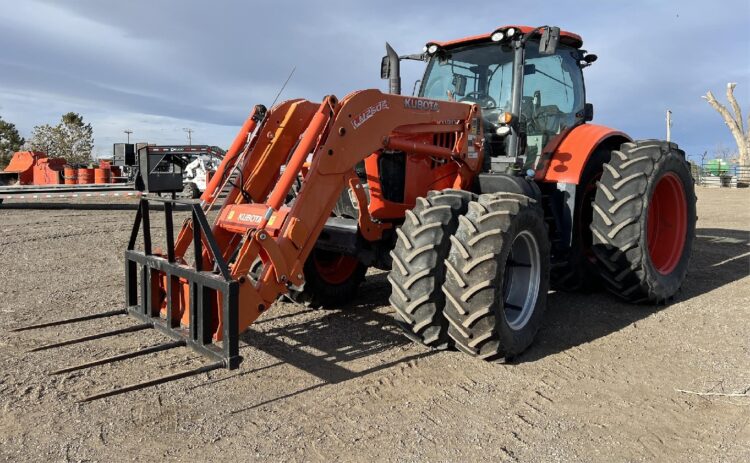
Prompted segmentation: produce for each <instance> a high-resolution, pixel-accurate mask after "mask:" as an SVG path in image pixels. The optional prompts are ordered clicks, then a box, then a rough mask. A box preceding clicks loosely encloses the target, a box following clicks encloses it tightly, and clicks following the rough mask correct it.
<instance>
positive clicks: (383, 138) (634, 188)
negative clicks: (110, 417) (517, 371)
mask: <svg viewBox="0 0 750 463" xmlns="http://www.w3.org/2000/svg"><path fill="white" fill-rule="evenodd" d="M581 46H582V40H581V38H580V37H579V36H577V35H575V34H572V33H569V32H565V31H560V29H559V28H556V27H548V26H544V27H540V28H531V27H522V26H505V27H501V28H499V29H497V30H495V31H493V32H492V33H489V34H484V35H478V36H473V37H469V38H465V39H461V40H455V41H450V42H429V43H427V45H426V46H425V50H424V53H421V54H415V55H406V56H398V55H397V54H396V53H395V51H394V50H393V49H392V48H391V47H390V46H388V45H387V47H386V48H387V52H388V54H387V55H386V56H385V57H384V58H383V61H382V64H381V77H383V78H386V79H388V80H389V88H390V93H381V92H380V91H378V90H363V91H357V92H354V93H351V94H349V95H348V96H346V97H345V98H343V99H342V100H338V99H337V98H336V97H334V96H327V97H326V98H324V100H323V101H322V102H321V103H313V102H310V101H307V100H301V99H300V100H290V101H286V102H283V103H280V104H278V105H276V106H274V107H273V108H270V109H266V108H264V107H262V106H256V107H255V109H254V110H253V112H252V114H251V115H250V117H249V118H248V119H247V121H246V122H245V124H244V125H243V127H242V129H241V130H240V132H239V134H238V135H237V138H236V139H235V141H234V143H233V144H232V146H231V147H230V149H229V150H228V152H227V154H226V156H225V157H224V160H223V162H222V164H221V166H220V167H219V169H218V171H217V172H216V174H215V175H214V176H213V178H212V179H211V182H210V183H209V185H208V186H207V188H206V190H205V192H204V193H203V195H202V196H201V198H200V200H199V201H188V200H179V199H173V198H161V197H155V196H145V197H143V198H142V199H141V200H140V204H139V209H138V212H137V214H136V220H135V224H134V226H133V232H132V235H131V238H130V241H129V243H128V249H127V251H126V252H125V276H126V279H125V280H126V301H125V308H124V309H122V310H117V311H114V312H108V313H105V314H101V315H94V316H87V317H82V318H85V319H90V318H92V317H97V316H111V315H112V316H113V315H120V314H129V315H131V316H133V317H135V318H137V319H138V320H139V322H140V323H139V324H138V325H135V326H133V327H130V328H129V330H130V331H134V330H140V329H149V328H154V329H156V330H158V331H159V332H161V333H162V334H164V335H166V336H167V337H169V338H171V342H169V343H166V344H162V345H159V346H154V347H152V348H148V349H144V350H141V351H136V352H132V353H128V354H122V355H118V356H116V357H112V358H109V359H104V360H99V361H96V362H90V363H87V364H83V365H77V366H73V367H70V368H65V369H63V370H60V371H58V372H57V373H63V372H69V371H73V370H76V369H81V368H88V367H92V366H95V365H101V364H103V363H108V362H112V361H117V360H123V359H125V358H132V357H135V356H138V355H144V354H148V353H152V352H156V351H159V350H165V349H171V348H176V347H181V346H188V347H190V348H192V349H194V350H196V351H198V352H201V353H202V354H204V355H205V356H206V357H208V358H211V359H213V360H214V362H213V363H211V364H208V365H206V366H204V367H201V368H200V369H197V370H193V371H190V372H185V373H180V374H177V375H171V376H168V377H164V378H160V379H158V380H153V381H149V382H147V383H141V384H137V385H133V386H128V387H125V388H121V389H117V390H114V391H111V392H107V393H104V394H98V395H95V396H91V397H88V398H87V400H90V399H95V398H101V397H104V396H107V395H111V394H114V393H120V392H124V391H128V390H133V389H136V388H140V387H144V386H148V385H152V384H157V383H159V382H164V381H167V380H171V379H176V378H180V377H184V376H187V375H189V374H194V373H196V372H202V371H208V370H210V369H215V368H229V369H233V368H237V367H238V365H239V364H240V361H241V357H240V355H239V335H240V334H241V333H242V332H243V331H245V330H246V329H247V328H248V327H249V326H250V325H251V324H252V323H253V322H254V321H255V320H256V319H257V318H258V317H260V316H262V315H263V314H264V313H265V312H266V311H268V310H270V309H271V307H272V305H273V304H274V302H275V301H276V300H277V299H278V298H279V297H281V296H286V297H289V298H291V299H292V300H296V301H301V302H305V303H311V304H313V305H316V306H336V305H339V304H341V303H342V302H344V301H346V300H349V299H350V298H351V297H354V295H355V292H356V289H357V285H358V284H359V283H360V282H361V281H362V280H363V279H364V274H365V271H366V269H367V268H368V267H377V268H381V269H385V270H389V272H390V273H389V275H388V279H389V281H390V283H391V286H392V294H391V297H390V301H391V304H392V305H393V307H394V309H395V312H396V318H397V322H398V324H399V325H400V326H401V327H403V329H404V332H405V334H406V335H407V336H409V337H410V338H412V339H414V340H416V341H418V342H421V343H424V344H426V345H428V346H430V347H434V348H440V349H445V348H453V347H455V348H457V349H459V350H461V351H464V352H466V353H468V354H470V355H472V356H476V357H480V358H483V359H487V360H503V359H508V358H512V357H514V356H517V355H519V354H520V353H522V352H523V351H524V350H525V349H526V348H528V346H529V345H530V344H531V343H532V341H533V339H534V337H535V335H536V332H537V330H538V328H539V326H540V323H541V320H542V317H543V313H544V309H545V306H546V294H547V292H548V289H549V288H550V287H551V286H552V287H556V288H558V289H576V288H579V287H582V286H585V285H590V284H591V283H592V282H595V281H596V282H600V283H601V284H602V285H603V286H605V287H606V288H607V289H609V290H610V291H612V292H613V293H615V294H617V295H618V296H620V297H622V298H624V299H627V300H631V301H646V302H652V303H653V302H662V301H665V300H668V299H669V298H671V297H672V296H673V295H674V293H675V292H676V291H677V289H678V288H679V286H680V284H681V283H682V280H683V279H684V276H685V274H686V270H687V263H688V260H689V257H690V249H691V244H692V239H693V235H694V232H695V194H694V189H693V183H692V179H691V177H690V172H689V169H688V166H687V163H686V161H685V158H684V153H683V152H682V151H680V150H679V149H678V147H677V145H675V144H674V143H668V142H662V141H656V140H645V141H633V140H631V139H630V138H629V137H628V136H627V135H626V134H624V133H622V132H619V131H616V130H613V129H609V128H607V127H604V126H599V125H594V124H591V123H590V121H591V119H592V117H593V107H592V106H591V105H590V104H588V103H586V100H585V91H584V85H583V73H582V70H583V69H584V68H585V67H587V66H589V65H590V64H591V63H593V62H594V61H595V59H596V56H595V55H592V54H588V53H586V52H585V51H584V50H582V49H581ZM403 59H411V60H419V61H423V62H425V63H426V70H425V74H424V78H423V79H422V80H421V84H420V87H419V91H418V95H417V96H402V95H401V94H400V93H401V85H400V75H399V68H400V61H401V60H403ZM222 192H224V193H225V194H221V193H222ZM154 202H159V203H162V204H163V205H164V213H165V219H166V220H165V224H166V245H165V247H163V248H158V247H156V246H155V245H154V243H153V242H152V239H151V219H150V216H151V214H152V212H151V205H152V204H153V203H154ZM176 204H183V205H186V206H187V207H189V208H190V210H191V217H190V219H188V220H187V221H186V222H185V223H184V224H183V226H182V228H181V229H180V230H179V232H178V233H177V234H176V236H175V232H174V221H173V218H172V214H173V210H174V208H175V205H176ZM209 216H215V220H214V221H213V223H210V221H209V220H208V218H207V217H209ZM139 234H140V237H141V239H142V242H143V249H136V243H138V236H139ZM80 319H81V318H79V319H73V320H63V321H60V322H52V323H47V324H43V325H41V326H50V325H53V324H64V323H70V322H74V321H77V320H80ZM28 328H30V327H26V328H20V329H28ZM121 332H123V330H122V329H121V330H115V331H110V332H105V333H101V334H100V335H96V336H93V337H92V336H89V337H86V338H81V339H78V340H69V341H64V342H62V343H57V344H55V345H50V346H42V347H40V348H38V349H44V348H49V347H57V346H60V345H68V344H71V343H75V342H82V341H89V340H92V339H94V338H98V337H103V336H109V335H116V334H119V333H121Z"/></svg>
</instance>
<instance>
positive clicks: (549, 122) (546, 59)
mask: <svg viewBox="0 0 750 463" xmlns="http://www.w3.org/2000/svg"><path fill="white" fill-rule="evenodd" d="M574 53H575V51H574V50H573V49H571V48H568V47H560V48H559V49H558V51H557V54H555V55H550V56H540V55H539V54H538V53H537V51H536V49H535V47H534V46H531V47H529V49H528V50H527V58H526V64H527V70H526V72H527V74H526V75H525V77H524V82H523V104H522V114H523V115H525V116H526V119H527V123H528V127H527V132H528V133H530V134H539V135H542V134H544V135H547V134H557V133H560V132H561V131H562V130H564V129H566V128H568V127H570V126H572V125H574V124H575V123H576V122H577V118H576V114H577V113H580V112H581V110H582V109H583V104H584V89H583V79H582V77H581V69H580V67H579V66H578V63H577V60H576V58H575V57H574Z"/></svg>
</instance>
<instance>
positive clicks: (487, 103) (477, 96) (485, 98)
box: [459, 92, 497, 109]
mask: <svg viewBox="0 0 750 463" xmlns="http://www.w3.org/2000/svg"><path fill="white" fill-rule="evenodd" d="M459 101H461V102H463V101H470V102H474V103H479V106H481V107H482V108H484V109H492V108H496V107H497V102H495V100H494V99H493V98H492V97H491V96H489V95H487V94H486V93H481V92H469V93H467V94H466V95H464V97H463V98H461V99H460V100H459Z"/></svg>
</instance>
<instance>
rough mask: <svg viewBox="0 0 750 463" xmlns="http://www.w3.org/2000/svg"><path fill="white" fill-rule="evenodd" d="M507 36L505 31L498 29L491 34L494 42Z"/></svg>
mask: <svg viewBox="0 0 750 463" xmlns="http://www.w3.org/2000/svg"><path fill="white" fill-rule="evenodd" d="M504 38H505V33H504V32H503V31H496V32H493V33H492V35H491V36H490V39H492V41H493V42H499V41H501V40H503V39H504Z"/></svg>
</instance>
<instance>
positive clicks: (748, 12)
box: [0, 0, 750, 155]
mask: <svg viewBox="0 0 750 463" xmlns="http://www.w3.org/2000/svg"><path fill="white" fill-rule="evenodd" d="M253 4H256V5H253ZM573 4H575V6H576V7H575V8H574V9H573V8H570V5H573ZM375 5H377V6H375ZM503 24H527V25H534V26H536V25H542V24H551V25H558V26H561V27H562V28H563V29H567V30H571V31H574V32H577V33H579V34H580V35H581V36H582V37H583V39H584V48H585V49H587V50H589V51H590V52H593V53H596V54H598V55H599V61H597V62H596V63H595V64H594V65H593V66H591V67H590V68H588V69H587V70H586V79H587V83H586V85H587V99H588V101H589V102H592V103H594V105H595V108H596V109H595V113H596V116H595V119H594V121H595V122H596V123H599V124H604V125H609V126H611V127H616V128H619V129H621V130H625V131H626V132H628V133H630V134H631V135H632V136H633V137H635V138H655V137H660V138H663V137H664V133H665V128H664V126H665V123H664V111H665V110H666V109H667V108H669V109H671V110H672V111H673V113H674V127H673V138H674V140H675V141H677V142H678V143H680V145H681V146H682V147H683V148H685V149H686V150H687V151H688V153H689V154H690V155H697V154H699V153H702V152H703V151H705V150H708V151H709V152H711V151H712V150H713V149H714V148H715V147H716V146H717V144H720V143H723V144H724V146H728V147H729V146H733V139H732V138H731V135H730V134H729V131H728V130H727V128H726V127H725V126H724V125H723V123H722V121H721V119H720V118H719V116H718V115H717V114H716V113H715V112H714V111H713V110H712V109H711V108H710V107H709V106H708V105H707V104H706V102H705V101H704V100H702V99H701V98H700V96H701V95H702V94H704V93H705V91H706V90H709V89H711V90H713V91H714V93H715V94H716V95H717V97H720V99H721V100H723V99H724V92H725V88H726V87H725V86H726V83H727V82H730V81H731V82H737V83H738V87H737V90H736V92H735V94H736V95H737V97H738V100H739V101H740V104H741V105H742V106H743V108H744V109H745V111H746V112H748V111H750V34H748V31H749V30H750V2H748V1H747V0H714V1H713V2H705V1H695V0H650V1H649V0H629V1H619V0H618V1H615V0H610V1H603V0H581V1H576V2H559V1H546V2H542V1H533V0H523V1H518V2H491V1H485V2H456V1H445V2H441V1H431V2H423V1H388V0H381V1H378V2H355V1H351V0H350V1H327V2H323V1H315V0H308V1H301V0H300V1H294V2H293V1H284V0H276V1H273V2H251V1H245V0H225V1H220V0H215V1H211V2H208V1H200V2H199V1H177V0H174V1H167V0H147V1H146V0H130V1H113V0H112V1H104V0H78V1H76V0H69V1H63V0H57V1H52V0H0V43H2V44H3V45H2V53H0V116H2V117H3V118H4V119H6V120H8V121H10V122H13V123H15V124H16V125H17V126H18V128H19V130H20V131H21V133H22V135H24V136H28V135H29V134H30V132H31V130H32V128H33V127H34V126H35V125H40V124H45V123H50V124H54V123H56V122H57V121H59V118H60V115H61V114H63V113H65V112H67V111H75V112H78V113H81V114H82V115H83V117H84V119H85V120H86V121H89V122H91V123H92V124H93V126H94V136H95V141H96V151H97V153H98V154H99V155H108V154H109V153H111V146H112V143H114V142H122V141H124V139H125V134H124V133H123V130H125V129H131V130H133V132H134V135H133V139H135V140H138V141H140V140H145V141H150V142H155V143H162V144H167V143H184V142H186V134H185V132H184V131H183V129H184V128H186V127H189V128H192V129H194V131H195V132H194V134H193V141H194V143H201V144H204V143H205V144H213V145H219V146H223V147H226V146H228V145H229V144H230V142H231V140H232V138H233V137H234V134H235V132H236V130H237V129H238V127H239V125H240V124H241V123H242V122H243V121H244V119H245V117H246V115H247V113H248V111H249V109H250V108H252V106H253V105H254V104H257V103H263V104H266V105H269V104H270V103H271V101H272V100H273V98H274V96H275V95H276V93H277V91H278V90H279V88H280V87H281V85H282V83H283V82H284V80H285V79H286V77H287V76H288V74H289V72H290V71H291V69H292V67H293V66H296V72H295V74H294V76H293V77H292V80H291V81H290V83H289V85H288V86H287V88H286V90H285V91H284V94H283V96H282V99H283V98H291V97H304V98H307V99H310V100H313V101H319V100H320V99H321V97H322V96H324V95H326V94H335V95H337V96H339V97H343V96H344V95H346V94H347V93H349V92H350V91H353V90H356V89H362V88H380V89H383V90H385V89H386V88H387V82H385V81H381V80H380V79H379V66H380V57H381V56H382V55H383V52H384V46H383V44H384V42H385V40H388V41H389V42H390V43H391V44H392V45H393V46H394V48H396V50H397V51H399V52H400V53H402V54H403V53H411V52H419V51H421V48H422V46H423V44H424V43H425V42H427V41H428V40H447V39H451V38H456V37H462V36H468V35H474V34H478V33H484V32H489V31H492V30H493V29H495V28H496V27H497V26H500V25H503ZM403 71H404V72H403V82H404V89H405V90H407V89H408V91H410V90H411V86H412V84H413V82H414V80H415V79H417V78H418V77H419V73H420V67H419V63H413V64H411V63H410V64H407V65H405V66H404V69H403Z"/></svg>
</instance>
